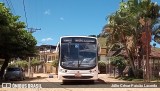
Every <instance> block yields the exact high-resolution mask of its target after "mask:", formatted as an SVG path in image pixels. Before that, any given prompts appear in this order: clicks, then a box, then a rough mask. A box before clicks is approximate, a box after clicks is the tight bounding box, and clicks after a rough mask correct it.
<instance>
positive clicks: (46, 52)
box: [37, 45, 58, 73]
mask: <svg viewBox="0 0 160 91" xmlns="http://www.w3.org/2000/svg"><path fill="white" fill-rule="evenodd" d="M56 47H57V46H54V45H41V46H37V48H38V50H39V54H38V56H37V58H38V60H39V61H41V62H43V65H40V66H39V69H40V70H39V72H43V73H52V72H53V71H55V68H54V67H52V65H51V64H52V62H53V61H55V60H58V53H57V52H56Z"/></svg>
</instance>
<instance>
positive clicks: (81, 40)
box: [61, 37, 96, 43]
mask: <svg viewBox="0 0 160 91" xmlns="http://www.w3.org/2000/svg"><path fill="white" fill-rule="evenodd" d="M61 42H62V43H96V39H94V38H82V37H81V38H80V37H75V38H62V39H61Z"/></svg>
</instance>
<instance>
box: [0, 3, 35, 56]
mask: <svg viewBox="0 0 160 91" xmlns="http://www.w3.org/2000/svg"><path fill="white" fill-rule="evenodd" d="M0 17H1V18H0V57H1V58H5V57H8V58H14V57H15V58H17V57H20V58H24V57H27V56H30V55H33V54H35V52H36V50H35V45H36V43H37V42H36V39H35V38H34V37H33V36H32V34H31V33H29V32H27V30H25V29H24V28H25V23H24V22H21V21H19V16H14V15H13V14H12V13H10V11H9V9H8V8H6V7H5V6H4V4H3V3H0Z"/></svg>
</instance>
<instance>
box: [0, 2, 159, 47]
mask: <svg viewBox="0 0 160 91" xmlns="http://www.w3.org/2000/svg"><path fill="white" fill-rule="evenodd" d="M120 1H121V0H24V6H25V11H26V17H27V24H28V28H35V29H41V30H37V31H36V32H34V33H33V36H34V37H35V38H36V40H37V45H42V44H48V45H56V44H57V43H58V41H59V39H60V37H61V36H78V35H82V36H88V35H98V34H100V33H101V31H102V28H103V26H104V25H105V24H107V16H109V15H111V14H112V13H114V12H115V11H116V10H117V9H118V7H119V3H120ZM152 1H153V2H157V3H158V4H159V5H160V0H152ZM0 2H4V3H5V5H6V6H7V7H11V11H12V13H13V14H14V15H18V16H21V17H20V21H24V22H25V23H26V18H25V12H24V6H23V0H0ZM153 43H154V42H151V44H153ZM156 47H160V45H159V44H157V45H156Z"/></svg>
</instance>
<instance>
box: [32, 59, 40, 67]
mask: <svg viewBox="0 0 160 91" xmlns="http://www.w3.org/2000/svg"><path fill="white" fill-rule="evenodd" d="M40 64H41V62H40V61H38V60H37V59H32V60H31V66H37V65H40Z"/></svg>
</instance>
